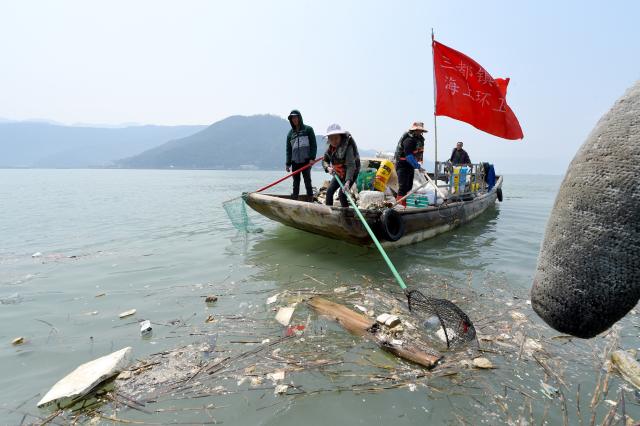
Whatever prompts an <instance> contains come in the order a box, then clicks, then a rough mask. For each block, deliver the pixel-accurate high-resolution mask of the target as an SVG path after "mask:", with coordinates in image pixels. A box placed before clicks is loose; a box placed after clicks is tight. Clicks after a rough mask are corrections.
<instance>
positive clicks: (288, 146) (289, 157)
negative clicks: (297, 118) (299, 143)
mask: <svg viewBox="0 0 640 426" xmlns="http://www.w3.org/2000/svg"><path fill="white" fill-rule="evenodd" d="M290 141H291V132H289V133H287V167H289V166H290V165H291V144H290V143H289V142H290Z"/></svg>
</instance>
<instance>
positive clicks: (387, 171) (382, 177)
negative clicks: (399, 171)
mask: <svg viewBox="0 0 640 426" xmlns="http://www.w3.org/2000/svg"><path fill="white" fill-rule="evenodd" d="M394 169H395V167H394V165H393V163H392V162H391V161H389V160H384V161H382V162H380V167H379V168H378V171H377V173H376V179H375V182H374V184H373V187H374V188H375V190H376V191H380V192H384V190H385V189H386V188H387V182H388V181H389V177H391V173H393V170H394Z"/></svg>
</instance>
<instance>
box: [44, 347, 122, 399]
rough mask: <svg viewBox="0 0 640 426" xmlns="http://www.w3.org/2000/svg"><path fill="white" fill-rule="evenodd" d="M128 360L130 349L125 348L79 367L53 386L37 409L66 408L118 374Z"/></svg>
mask: <svg viewBox="0 0 640 426" xmlns="http://www.w3.org/2000/svg"><path fill="white" fill-rule="evenodd" d="M130 358H131V347H126V348H123V349H120V350H119V351H116V352H113V353H111V354H109V355H105V356H103V357H101V358H97V359H94V360H93V361H89V362H87V363H85V364H82V365H80V366H79V367H78V368H76V369H75V370H73V371H72V372H71V373H69V374H68V375H66V376H65V377H63V378H62V379H61V380H60V381H58V382H57V383H56V384H55V385H53V387H52V388H51V389H50V390H49V392H47V393H46V395H45V396H44V397H43V398H42V399H41V400H40V401H39V402H38V407H39V408H42V407H47V406H51V405H55V406H56V407H57V408H65V407H68V406H69V405H71V404H73V403H75V402H77V401H78V400H79V399H80V398H81V397H83V396H85V395H86V394H88V393H89V392H90V391H91V390H92V389H94V388H95V387H96V386H98V385H99V384H100V383H102V382H104V381H105V380H107V379H108V378H110V377H113V376H115V375H117V374H118V373H120V372H121V371H122V370H123V369H124V368H125V367H126V366H127V365H128V364H129V362H130Z"/></svg>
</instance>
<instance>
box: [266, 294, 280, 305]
mask: <svg viewBox="0 0 640 426" xmlns="http://www.w3.org/2000/svg"><path fill="white" fill-rule="evenodd" d="M279 295H280V294H279V293H278V294H274V295H273V296H271V297H268V298H267V305H271V304H273V303H276V301H277V300H278V296H279Z"/></svg>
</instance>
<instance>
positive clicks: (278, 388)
mask: <svg viewBox="0 0 640 426" xmlns="http://www.w3.org/2000/svg"><path fill="white" fill-rule="evenodd" d="M287 389H289V385H277V386H276V387H275V389H274V390H273V393H274V394H276V395H282V394H285V393H287Z"/></svg>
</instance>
